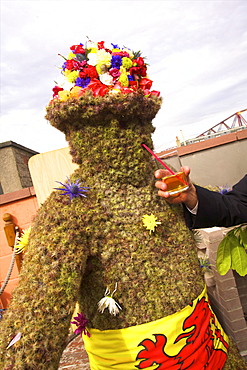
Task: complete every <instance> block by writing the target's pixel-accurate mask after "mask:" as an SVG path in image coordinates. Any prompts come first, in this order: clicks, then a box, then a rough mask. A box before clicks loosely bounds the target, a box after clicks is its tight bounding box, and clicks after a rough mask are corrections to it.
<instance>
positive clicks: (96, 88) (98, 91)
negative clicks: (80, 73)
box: [87, 79, 109, 96]
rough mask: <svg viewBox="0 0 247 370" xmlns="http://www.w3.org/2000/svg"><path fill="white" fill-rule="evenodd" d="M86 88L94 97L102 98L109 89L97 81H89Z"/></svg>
mask: <svg viewBox="0 0 247 370" xmlns="http://www.w3.org/2000/svg"><path fill="white" fill-rule="evenodd" d="M87 88H88V89H90V90H92V92H93V95H94V96H104V95H105V94H107V93H108V91H109V88H108V87H107V86H106V85H104V84H102V82H100V81H99V80H97V79H93V80H91V82H90V83H89V85H88V86H87Z"/></svg>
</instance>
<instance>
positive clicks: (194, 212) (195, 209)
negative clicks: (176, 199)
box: [186, 202, 198, 215]
mask: <svg viewBox="0 0 247 370" xmlns="http://www.w3.org/2000/svg"><path fill="white" fill-rule="evenodd" d="M186 208H187V209H188V211H189V212H190V213H192V214H193V215H196V214H197V210H198V202H197V203H196V205H195V207H194V208H192V209H189V208H188V207H187V206H186Z"/></svg>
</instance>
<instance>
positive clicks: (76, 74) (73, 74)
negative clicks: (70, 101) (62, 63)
mask: <svg viewBox="0 0 247 370" xmlns="http://www.w3.org/2000/svg"><path fill="white" fill-rule="evenodd" d="M66 77H67V79H68V81H69V82H71V83H74V82H75V80H76V79H77V77H79V71H73V72H70V73H68V74H67V75H66Z"/></svg>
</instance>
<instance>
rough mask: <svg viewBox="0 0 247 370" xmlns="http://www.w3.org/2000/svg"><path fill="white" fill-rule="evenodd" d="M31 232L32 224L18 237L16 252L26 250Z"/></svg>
mask: <svg viewBox="0 0 247 370" xmlns="http://www.w3.org/2000/svg"><path fill="white" fill-rule="evenodd" d="M30 232H31V226H30V227H29V228H28V229H26V230H24V231H23V234H22V235H21V236H20V237H19V238H17V244H16V245H15V246H14V250H15V254H19V253H22V252H24V251H25V250H26V248H27V244H28V240H29V235H30Z"/></svg>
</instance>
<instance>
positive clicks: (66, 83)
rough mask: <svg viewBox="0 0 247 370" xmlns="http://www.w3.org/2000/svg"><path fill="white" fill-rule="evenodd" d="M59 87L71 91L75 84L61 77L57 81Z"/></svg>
mask: <svg viewBox="0 0 247 370" xmlns="http://www.w3.org/2000/svg"><path fill="white" fill-rule="evenodd" d="M57 85H58V86H59V87H62V88H63V89H64V90H68V91H70V90H71V89H72V87H74V86H75V84H74V83H71V82H69V81H68V80H67V78H66V77H65V76H64V75H62V76H60V77H59V79H58V80H57Z"/></svg>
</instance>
